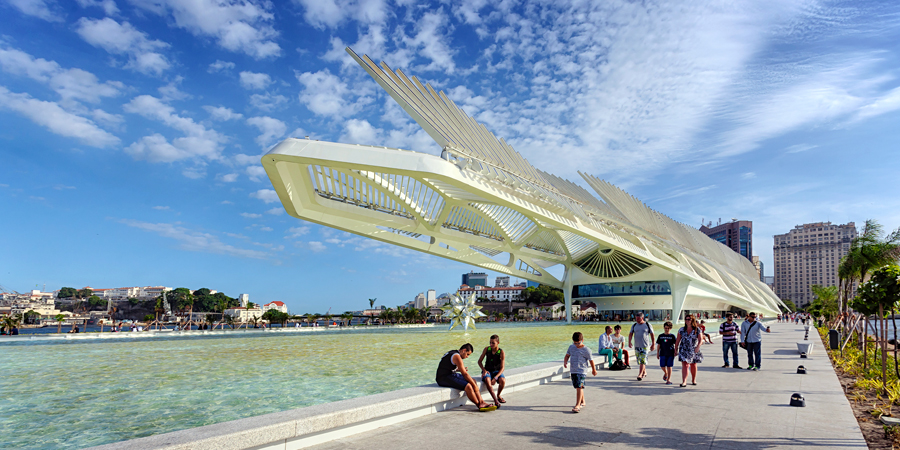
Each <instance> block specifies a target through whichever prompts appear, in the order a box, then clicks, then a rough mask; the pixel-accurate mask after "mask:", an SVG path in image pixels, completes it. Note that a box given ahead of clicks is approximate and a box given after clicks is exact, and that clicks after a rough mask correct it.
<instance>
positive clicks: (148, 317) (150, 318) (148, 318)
mask: <svg viewBox="0 0 900 450" xmlns="http://www.w3.org/2000/svg"><path fill="white" fill-rule="evenodd" d="M144 322H147V323H150V322H153V314H144Z"/></svg>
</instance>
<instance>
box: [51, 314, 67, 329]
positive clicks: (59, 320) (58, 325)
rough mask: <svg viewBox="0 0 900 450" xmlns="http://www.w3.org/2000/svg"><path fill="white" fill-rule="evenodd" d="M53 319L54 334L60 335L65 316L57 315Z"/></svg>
mask: <svg viewBox="0 0 900 450" xmlns="http://www.w3.org/2000/svg"><path fill="white" fill-rule="evenodd" d="M54 319H56V334H59V333H62V324H63V322H65V321H66V316H64V315H62V314H57V315H56V317H54Z"/></svg>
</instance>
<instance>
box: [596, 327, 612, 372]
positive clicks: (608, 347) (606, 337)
mask: <svg viewBox="0 0 900 450" xmlns="http://www.w3.org/2000/svg"><path fill="white" fill-rule="evenodd" d="M612 332H613V329H612V327H611V326H608V325H607V327H606V332H605V333H603V334H601V335H600V343H599V345H598V347H597V348H599V349H600V350H598V351H597V354H598V355H606V364H607V369H608V368H610V367H612V363H613V361H614V360H615V356H614V355H615V354H616V351H615V350H614V349H613V347H614V345H613V341H612Z"/></svg>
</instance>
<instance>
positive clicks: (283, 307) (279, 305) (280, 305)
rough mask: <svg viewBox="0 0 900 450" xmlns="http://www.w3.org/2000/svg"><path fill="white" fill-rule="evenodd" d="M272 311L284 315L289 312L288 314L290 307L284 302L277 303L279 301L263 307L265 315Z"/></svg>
mask: <svg viewBox="0 0 900 450" xmlns="http://www.w3.org/2000/svg"><path fill="white" fill-rule="evenodd" d="M270 309H275V310H278V311H281V312H283V313H287V312H288V307H287V305H285V304H284V302H279V301H277V300H276V301H274V302H269V303H266V304H265V305H263V306H262V312H263V314H265V312H266V311H268V310H270Z"/></svg>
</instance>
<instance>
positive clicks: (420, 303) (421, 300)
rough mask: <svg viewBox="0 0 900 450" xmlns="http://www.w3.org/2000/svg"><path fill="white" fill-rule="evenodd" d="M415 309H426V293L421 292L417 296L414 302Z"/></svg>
mask: <svg viewBox="0 0 900 450" xmlns="http://www.w3.org/2000/svg"><path fill="white" fill-rule="evenodd" d="M412 306H413V308H424V307H425V293H423V292H419V293H418V294H416V298H415V299H414V300H413V305H412Z"/></svg>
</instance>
